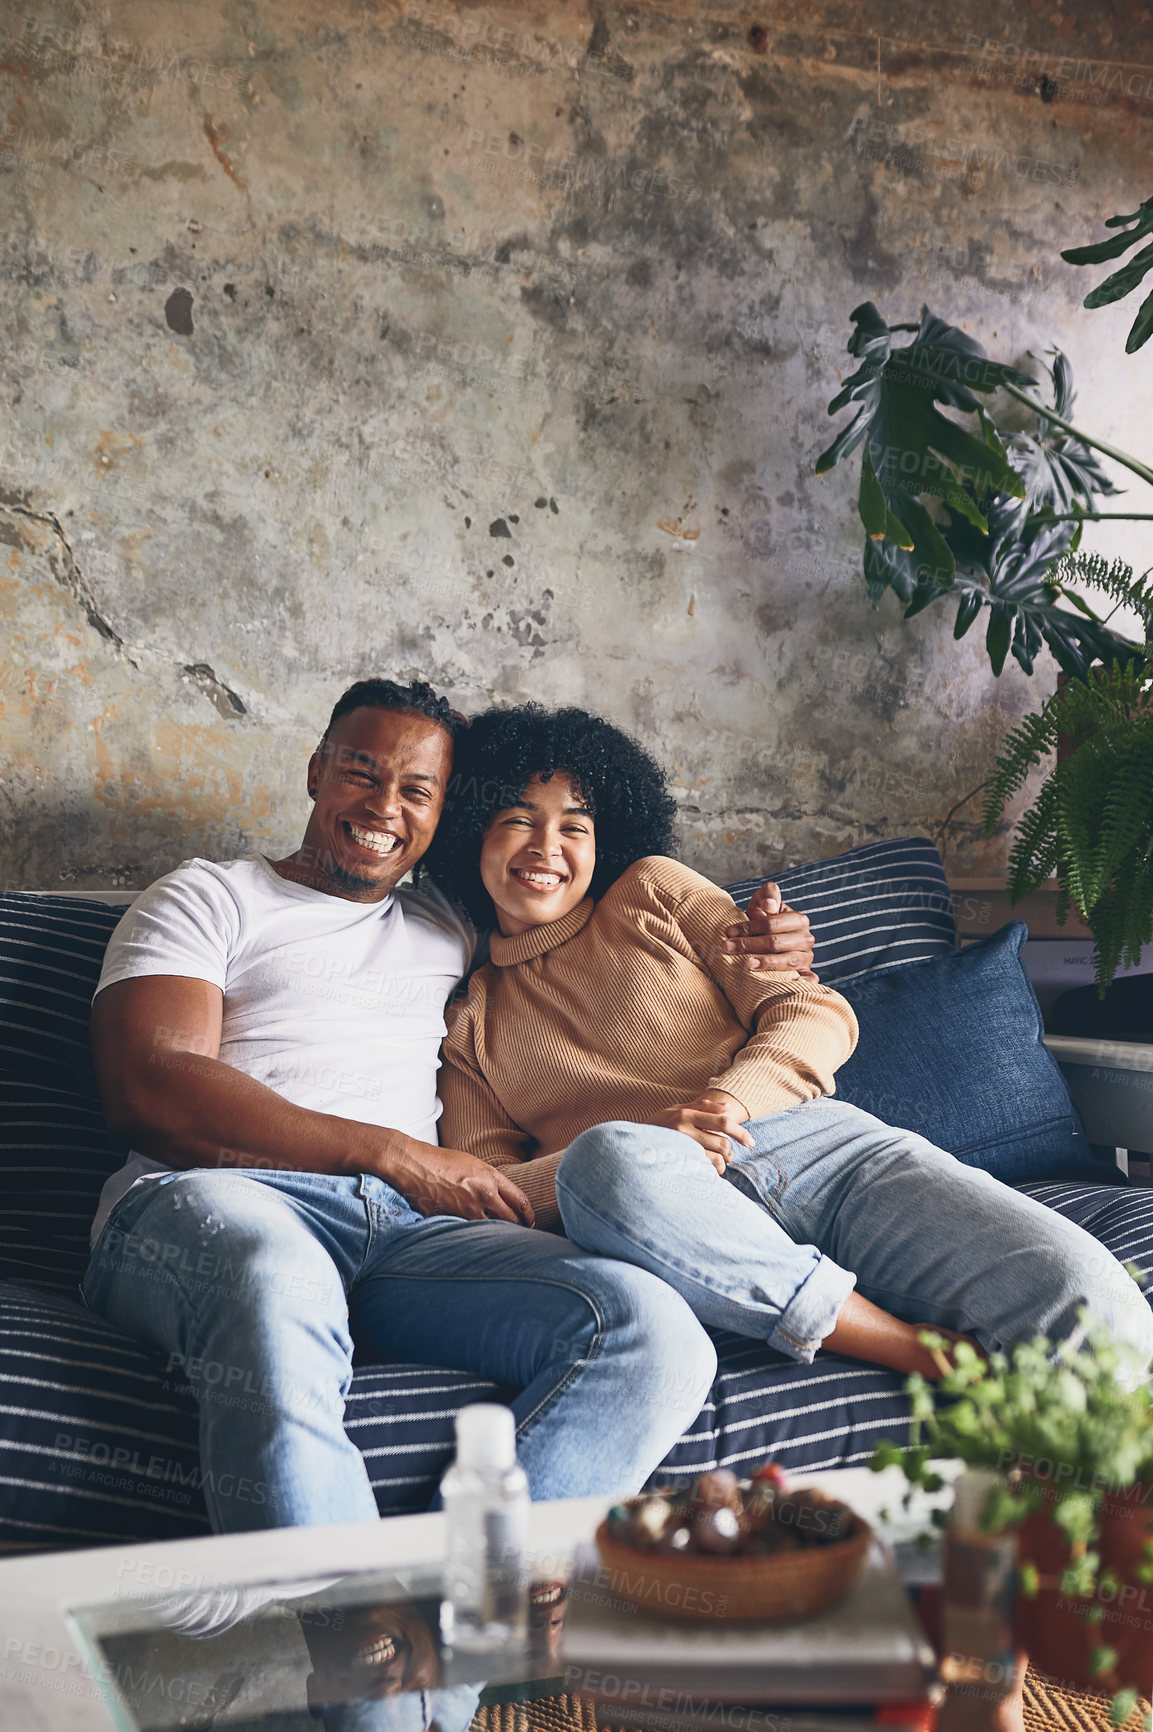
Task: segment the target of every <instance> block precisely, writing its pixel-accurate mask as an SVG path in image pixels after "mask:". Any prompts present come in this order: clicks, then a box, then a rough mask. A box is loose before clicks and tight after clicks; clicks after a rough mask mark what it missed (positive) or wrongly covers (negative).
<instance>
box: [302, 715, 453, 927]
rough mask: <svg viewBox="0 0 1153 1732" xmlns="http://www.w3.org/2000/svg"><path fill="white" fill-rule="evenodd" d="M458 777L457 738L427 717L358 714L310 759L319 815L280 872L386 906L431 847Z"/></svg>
mask: <svg viewBox="0 0 1153 1732" xmlns="http://www.w3.org/2000/svg"><path fill="white" fill-rule="evenodd" d="M451 773H452V740H451V739H450V737H449V735H448V733H447V731H446V730H445V729H444V728H442V727H441V726H440V725H439V724H438V723H436V722H433V721H430V720H429V718H428V717H427V716H423V715H419V714H415V715H414V714H412V713H410V712H408V711H405V710H383V709H377V708H375V707H368V706H365V707H363V708H361V709H356V710H350V711H349V713H348V714H347V715H343V716H341V717H340V719H339V720H338V721H337V722H336V723H334V725H333V726H332V728H331V729H330V730H329V734H328V737H327V739H326V741H325V742H324V744H323V745H322V746H321V747H319V748H318V749H317V750H316V751H315V752H314V753H313V754H312V757H311V758H310V759H309V762H308V791H309V793H310V795H311V796H312V798H313V800H314V802H315V804H314V806H313V810H312V816H311V818H310V819H309V821H308V828H307V829H306V830H305V832H304V841H303V843H302V844H301V846H300V847H299V848H298V849H297V851H296V853H295V854H293V855H290V856H289V858H288V859H287V860H283V861H280V862H278V863H277V870H278V871H280V872H281V873H282V876H284V877H290V878H294V879H296V880H298V881H299V882H301V883H306V884H310V885H311V886H312V887H313V888H314V889H317V890H323V891H326V892H327V894H328V895H330V896H343V897H345V898H347V899H348V900H349V901H352V902H380V901H382V900H383V898H384V897H385V896H387V895H388V893H389V891H390V890H392V889H393V888H394V887H395V886H396V885H397V884H398V883H399V882H400V880H401V879H402V878H403V877H404V875H405V873H406V872H407V871H408V870H409V868H410V867H412V866H415V865H416V862H417V861H418V860H419V859H420V858H421V856H422V854H424V852H425V851H426V849H427V848H428V845H429V843H430V842H431V841H432V838H433V834H434V832H435V830H436V826H437V820H438V819H439V818H440V814H441V810H442V808H443V806H444V796H445V790H446V788H447V787H448V778H449V776H450V774H451ZM285 868H288V870H285Z"/></svg>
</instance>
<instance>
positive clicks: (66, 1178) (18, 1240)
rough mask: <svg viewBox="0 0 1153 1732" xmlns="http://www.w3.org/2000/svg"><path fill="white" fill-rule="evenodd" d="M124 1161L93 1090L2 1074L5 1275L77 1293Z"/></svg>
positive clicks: (0, 1214) (0, 1252) (1, 1251)
mask: <svg viewBox="0 0 1153 1732" xmlns="http://www.w3.org/2000/svg"><path fill="white" fill-rule="evenodd" d="M123 1159H124V1154H123V1150H122V1147H121V1145H120V1144H118V1143H117V1142H116V1140H115V1139H114V1138H113V1137H112V1136H111V1134H110V1133H109V1131H108V1128H107V1126H106V1125H105V1123H104V1114H103V1113H102V1112H101V1110H100V1103H99V1101H98V1100H97V1099H96V1096H95V1094H94V1093H93V1092H89V1091H88V1090H81V1089H77V1090H75V1091H74V1090H70V1089H63V1088H49V1087H47V1086H46V1085H43V1084H38V1083H36V1082H28V1081H22V1080H17V1079H16V1078H15V1077H13V1076H11V1075H5V1074H4V1073H3V1071H0V1185H2V1186H3V1205H2V1206H0V1277H2V1278H5V1279H8V1280H12V1281H28V1282H31V1283H33V1284H34V1285H35V1286H38V1287H50V1288H54V1289H55V1290H56V1291H57V1292H60V1293H67V1294H68V1295H69V1296H70V1297H73V1298H74V1297H75V1295H76V1287H77V1283H78V1282H79V1280H80V1277H81V1275H82V1274H83V1273H84V1269H85V1265H86V1264H87V1262H88V1229H89V1227H90V1226H91V1224H92V1217H93V1216H94V1215H95V1213H96V1204H97V1200H98V1198H99V1196H100V1190H101V1187H102V1185H103V1184H104V1181H105V1179H106V1178H107V1177H108V1175H109V1174H110V1173H112V1172H114V1171H115V1170H116V1168H117V1167H118V1166H120V1164H121V1162H122V1161H123Z"/></svg>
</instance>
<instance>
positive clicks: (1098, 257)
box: [1061, 199, 1153, 265]
mask: <svg viewBox="0 0 1153 1732" xmlns="http://www.w3.org/2000/svg"><path fill="white" fill-rule="evenodd" d="M1126 223H1133V224H1134V225H1135V226H1134V227H1133V228H1131V229H1126V230H1125V232H1124V233H1122V234H1118V235H1113V236H1112V238H1111V239H1110V240H1107V241H1094V242H1093V243H1092V245H1090V246H1087V247H1068V248H1067V249H1066V250H1065V251H1064V252H1063V253H1062V254H1061V257H1062V258H1063V259H1064V260H1065V262H1066V263H1067V264H1070V265H1100V264H1104V263H1105V262H1106V260H1108V259H1119V258H1120V257H1121V254H1122V253H1124V252H1128V250H1129V248H1130V247H1131V246H1132V245H1133V242H1134V241H1137V240H1140V239H1141V237H1142V235H1147V234H1150V233H1153V199H1146V200H1145V201H1144V203H1143V204H1139V205H1138V206H1137V209H1136V210H1135V211H1133V212H1132V213H1131V214H1130V215H1129V216H1111V217H1106V218H1105V227H1106V228H1107V229H1115V228H1122V227H1123V225H1124V224H1126Z"/></svg>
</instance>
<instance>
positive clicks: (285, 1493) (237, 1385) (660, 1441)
mask: <svg viewBox="0 0 1153 1732" xmlns="http://www.w3.org/2000/svg"><path fill="white" fill-rule="evenodd" d="M82 1292H83V1295H84V1299H85V1302H86V1304H87V1305H88V1306H89V1308H90V1309H91V1310H93V1311H95V1312H99V1313H100V1314H101V1315H103V1316H105V1317H107V1318H109V1319H110V1321H111V1322H113V1323H115V1324H117V1325H118V1326H119V1327H120V1328H121V1329H124V1330H125V1331H127V1332H128V1333H129V1334H130V1335H134V1336H136V1337H137V1338H138V1339H139V1340H142V1341H145V1342H147V1343H148V1344H150V1345H151V1346H153V1347H155V1348H157V1349H158V1350H159V1351H160V1352H161V1353H163V1354H165V1355H167V1371H168V1374H169V1376H170V1377H171V1378H172V1379H173V1381H176V1382H179V1383H183V1384H186V1385H188V1386H190V1387H191V1389H192V1392H193V1394H194V1395H195V1397H196V1399H197V1401H198V1403H199V1408H200V1460H201V1470H202V1474H203V1490H204V1497H205V1502H206V1504H207V1506H208V1513H209V1517H210V1520H211V1522H212V1525H213V1527H214V1528H215V1529H216V1530H217V1531H222V1532H228V1531H236V1530H243V1529H248V1528H265V1527H294V1526H300V1525H304V1524H309V1523H316V1522H339V1521H357V1520H373V1519H375V1518H376V1516H377V1507H376V1500H375V1498H374V1496H373V1492H372V1487H371V1485H370V1483H369V1478H368V1473H367V1471H366V1468H365V1464H364V1460H363V1458H362V1456H361V1454H360V1451H359V1450H358V1449H357V1447H356V1445H355V1444H354V1443H353V1442H352V1441H351V1439H350V1438H349V1437H348V1436H347V1434H346V1432H345V1429H344V1406H345V1397H346V1395H347V1393H348V1387H349V1383H350V1381H351V1378H352V1360H353V1352H354V1349H355V1352H356V1355H357V1357H358V1359H360V1360H362V1361H366V1362H368V1363H375V1364H393V1365H396V1364H409V1365H434V1366H445V1367H450V1368H454V1369H456V1370H460V1371H466V1372H473V1373H475V1374H476V1376H477V1378H478V1379H481V1378H483V1379H490V1380H492V1381H494V1382H496V1383H500V1384H504V1385H506V1386H508V1387H509V1388H510V1389H513V1390H519V1391H520V1393H519V1394H518V1395H516V1397H515V1399H513V1400H512V1401H511V1402H510V1405H511V1407H512V1409H513V1412H514V1414H515V1415H516V1420H517V1451H518V1454H519V1457H520V1460H521V1463H522V1464H523V1466H524V1468H525V1470H526V1472H527V1474H528V1480H529V1489H530V1491H531V1493H532V1496H533V1497H534V1498H535V1499H539V1498H551V1497H580V1496H584V1495H589V1494H592V1493H605V1494H608V1495H615V1496H620V1495H624V1494H627V1493H629V1492H633V1491H636V1490H639V1488H640V1487H641V1485H643V1484H644V1482H645V1480H646V1479H647V1478H648V1476H649V1475H650V1474H651V1473H652V1472H653V1470H654V1469H655V1468H656V1467H657V1466H658V1465H659V1464H660V1462H661V1461H662V1459H663V1458H664V1456H665V1455H666V1454H667V1452H668V1451H669V1450H670V1449H671V1448H672V1446H673V1444H674V1443H676V1442H677V1440H678V1438H679V1437H680V1436H681V1434H682V1432H683V1431H684V1430H685V1428H686V1427H687V1426H688V1425H690V1424H691V1423H692V1421H693V1420H694V1419H695V1418H696V1416H697V1414H698V1413H699V1412H700V1409H701V1407H702V1406H703V1405H704V1402H705V1400H706V1398H707V1396H708V1393H709V1390H710V1388H711V1386H712V1381H713V1376H714V1374H715V1371H716V1353H715V1351H714V1349H713V1345H712V1343H711V1341H710V1340H709V1338H708V1336H707V1334H706V1333H705V1331H704V1329H703V1328H702V1326H701V1324H700V1323H698V1321H697V1320H696V1318H695V1317H694V1316H693V1313H692V1311H691V1309H690V1307H689V1306H688V1305H687V1304H686V1302H685V1301H684V1300H683V1299H682V1298H680V1296H679V1295H678V1294H676V1293H674V1292H673V1290H672V1289H671V1288H670V1287H668V1286H666V1285H665V1284H664V1283H663V1282H661V1281H659V1280H657V1279H656V1278H655V1277H654V1276H652V1275H650V1274H648V1273H647V1271H645V1270H643V1269H639V1268H637V1267H636V1266H635V1265H633V1264H631V1263H627V1262H617V1261H612V1260H609V1259H607V1258H604V1257H598V1256H596V1255H592V1254H590V1253H589V1252H587V1251H582V1250H579V1249H578V1248H577V1247H575V1246H573V1245H570V1244H569V1243H568V1242H567V1241H566V1240H565V1239H562V1238H560V1237H559V1236H557V1235H554V1234H550V1233H540V1232H533V1231H530V1230H529V1229H527V1228H525V1227H519V1226H515V1225H513V1224H512V1223H509V1222H502V1221H465V1220H461V1219H460V1218H458V1217H457V1216H453V1215H437V1216H431V1217H428V1218H426V1217H424V1216H422V1215H419V1214H417V1213H416V1211H415V1210H413V1209H412V1208H411V1207H410V1206H409V1204H408V1203H407V1202H406V1201H405V1200H404V1198H403V1197H401V1196H400V1195H399V1194H398V1193H397V1192H396V1191H394V1190H393V1189H392V1187H391V1186H390V1185H387V1184H385V1183H384V1182H383V1181H382V1180H380V1179H377V1178H374V1177H370V1176H368V1175H360V1176H353V1177H330V1176H329V1175H327V1174H321V1173H295V1172H292V1173H290V1172H268V1171H264V1170H260V1171H254V1170H246V1169H237V1170H233V1171H220V1170H217V1169H205V1168H197V1169H194V1170H192V1171H190V1172H180V1173H172V1174H164V1175H162V1176H160V1177H157V1178H152V1179H147V1180H145V1181H144V1182H143V1183H142V1184H140V1185H137V1186H136V1187H135V1188H134V1189H133V1190H131V1191H130V1192H129V1193H128V1194H127V1196H125V1197H124V1198H122V1199H121V1201H120V1202H119V1203H118V1204H117V1206H116V1208H115V1209H114V1210H113V1211H112V1214H111V1215H110V1217H109V1219H108V1223H107V1225H106V1226H105V1228H104V1231H103V1232H102V1233H101V1235H100V1238H99V1239H98V1240H97V1243H96V1247H95V1249H94V1251H93V1254H92V1260H91V1262H90V1264H89V1266H88V1270H87V1272H86V1274H85V1277H84V1281H83V1285H82ZM456 1393H457V1392H456V1391H455V1390H453V1391H450V1392H449V1394H448V1396H446V1400H447V1399H451V1398H452V1396H453V1395H455V1394H456ZM483 1398H484V1399H490V1397H489V1396H488V1395H484V1397H483ZM142 1423H145V1422H144V1421H142ZM399 1462H400V1465H399V1468H398V1471H399V1472H400V1473H401V1474H403V1472H404V1456H403V1454H402V1455H401V1456H400V1458H399Z"/></svg>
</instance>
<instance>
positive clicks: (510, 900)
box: [480, 770, 597, 938]
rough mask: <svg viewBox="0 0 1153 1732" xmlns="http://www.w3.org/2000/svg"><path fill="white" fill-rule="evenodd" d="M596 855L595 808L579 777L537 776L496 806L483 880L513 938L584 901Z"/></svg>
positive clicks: (482, 863) (482, 867)
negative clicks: (512, 798) (583, 792)
mask: <svg viewBox="0 0 1153 1732" xmlns="http://www.w3.org/2000/svg"><path fill="white" fill-rule="evenodd" d="M596 858H597V850H596V836H595V832H594V829H593V817H592V813H591V812H590V810H589V808H588V806H587V804H586V803H585V800H584V798H583V796H582V795H581V793H580V790H579V789H578V788H575V787H574V786H573V783H572V778H571V777H569V776H566V775H565V773H564V771H563V770H557V771H556V772H555V774H554V775H552V776H551V777H550V778H549V780H548V781H547V782H543V781H542V780H541V778H540V777H539V776H533V777H532V779H531V780H530V782H529V783H528V786H527V787H526V788H525V791H524V793H523V794H522V795H521V797H520V799H519V800H517V801H516V802H515V803H514V804H513V805H511V806H504V807H502V808H501V810H500V811H498V812H494V813H493V815H492V817H491V818H490V819H489V821H488V827H487V829H486V830H485V833H484V840H483V842H482V843H481V850H480V875H481V879H482V881H483V883H484V887H485V889H486V890H487V891H488V893H489V895H490V896H491V897H492V899H493V902H494V904H495V905H496V918H497V924H498V926H499V927H500V930H501V932H502V933H503V934H504V935H505V937H506V938H511V937H513V936H515V934H516V933H518V932H527V931H528V929H529V927H530V926H544V925H547V924H548V923H550V922H551V921H553V920H560V919H561V917H562V916H563V915H565V914H567V913H568V912H569V911H570V909H573V908H575V907H576V906H577V904H578V903H580V902H583V901H584V899H585V897H586V896H587V895H588V888H589V885H590V883H591V882H592V875H593V868H594V867H595V865H596Z"/></svg>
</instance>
